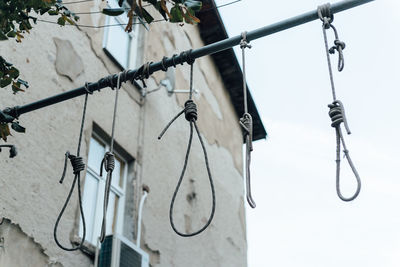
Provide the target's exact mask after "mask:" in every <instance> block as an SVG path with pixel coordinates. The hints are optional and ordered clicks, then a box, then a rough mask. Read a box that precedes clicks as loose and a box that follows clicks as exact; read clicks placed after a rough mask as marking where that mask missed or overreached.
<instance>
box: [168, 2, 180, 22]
mask: <svg viewBox="0 0 400 267" xmlns="http://www.w3.org/2000/svg"><path fill="white" fill-rule="evenodd" d="M170 13H171V16H172V18H170V20H169V21H170V22H183V14H182V11H181V9H180V7H179V6H178V5H176V6H174V7H173V8H171V12H170Z"/></svg>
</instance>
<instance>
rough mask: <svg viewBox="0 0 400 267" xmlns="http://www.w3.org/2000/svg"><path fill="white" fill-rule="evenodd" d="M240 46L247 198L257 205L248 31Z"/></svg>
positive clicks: (253, 205) (251, 204)
mask: <svg viewBox="0 0 400 267" xmlns="http://www.w3.org/2000/svg"><path fill="white" fill-rule="evenodd" d="M240 48H241V49H242V64H243V106H244V114H243V116H242V118H240V119H239V124H240V126H241V127H242V129H243V136H244V139H245V142H246V198H247V202H248V203H249V205H250V207H252V208H253V209H254V208H255V207H256V203H255V202H254V200H253V197H252V195H251V182H250V162H251V151H253V118H252V116H251V115H250V113H249V111H248V105H247V84H246V58H245V49H246V48H251V45H250V44H249V43H248V42H247V32H242V40H241V41H240Z"/></svg>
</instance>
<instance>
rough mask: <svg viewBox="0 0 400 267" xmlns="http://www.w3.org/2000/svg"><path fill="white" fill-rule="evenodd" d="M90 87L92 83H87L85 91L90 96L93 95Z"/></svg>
mask: <svg viewBox="0 0 400 267" xmlns="http://www.w3.org/2000/svg"><path fill="white" fill-rule="evenodd" d="M90 85H91V84H90V83H88V82H85V91H86V93H88V94H89V95H93V91H91V90H90V89H89V86H90Z"/></svg>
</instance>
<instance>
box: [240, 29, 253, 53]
mask: <svg viewBox="0 0 400 267" xmlns="http://www.w3.org/2000/svg"><path fill="white" fill-rule="evenodd" d="M239 45H240V48H241V49H245V48H251V45H250V44H249V42H248V41H247V32H242V40H240V43H239Z"/></svg>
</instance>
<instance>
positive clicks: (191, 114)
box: [158, 50, 215, 237]
mask: <svg viewBox="0 0 400 267" xmlns="http://www.w3.org/2000/svg"><path fill="white" fill-rule="evenodd" d="M186 56H187V58H188V59H187V62H188V64H190V90H189V99H188V100H187V101H186V102H185V108H184V109H183V110H182V111H181V112H179V113H178V114H177V115H176V116H175V117H174V118H173V119H172V120H171V121H170V122H169V123H168V124H167V126H166V127H165V128H164V130H163V131H162V132H161V134H160V135H159V136H158V139H161V138H162V136H163V135H164V133H165V132H166V131H167V129H168V128H169V127H170V126H171V124H172V123H173V122H174V121H175V120H176V119H177V118H179V117H180V116H181V115H182V114H183V113H185V118H186V120H187V121H188V122H189V125H190V135H189V143H188V147H187V150H186V156H185V162H184V164H183V169H182V172H181V176H180V177H179V180H178V184H177V185H176V188H175V191H174V194H173V196H172V200H171V204H170V208H169V221H170V224H171V227H172V229H173V230H174V231H175V233H177V234H178V235H180V236H182V237H191V236H195V235H198V234H200V233H201V232H203V231H204V230H205V229H207V227H208V226H209V225H210V223H211V221H212V220H213V217H214V213H215V189H214V183H213V178H212V176H211V171H210V166H209V163H208V156H207V151H206V148H205V145H204V142H203V139H202V138H201V135H200V132H199V129H198V127H197V123H196V120H197V106H196V104H195V103H194V102H193V100H192V96H193V63H194V59H192V58H191V57H190V50H189V51H188V54H186ZM193 125H194V128H195V129H196V132H197V136H198V137H199V140H200V144H201V148H202V149H203V153H204V160H205V163H206V168H207V174H208V178H209V181H210V187H211V194H212V209H211V214H210V217H209V218H208V220H207V223H206V224H205V225H204V226H203V227H202V228H201V229H200V230H198V231H196V232H193V233H189V234H184V233H182V232H180V231H179V230H178V229H177V228H176V226H175V223H174V220H173V212H174V204H175V199H176V195H177V194H178V191H179V188H180V186H181V183H182V180H183V177H184V176H185V171H186V167H187V164H188V160H189V153H190V148H191V146H192V140H193Z"/></svg>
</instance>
